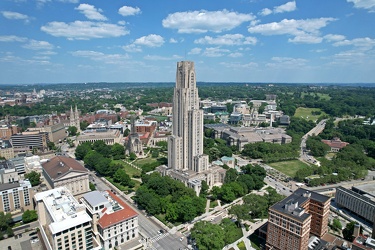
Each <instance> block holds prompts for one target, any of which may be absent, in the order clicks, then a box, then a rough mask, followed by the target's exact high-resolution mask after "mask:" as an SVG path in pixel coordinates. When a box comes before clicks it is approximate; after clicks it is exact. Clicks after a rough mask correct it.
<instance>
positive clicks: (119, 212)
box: [81, 191, 139, 250]
mask: <svg viewBox="0 0 375 250" xmlns="http://www.w3.org/2000/svg"><path fill="white" fill-rule="evenodd" d="M81 202H82V204H84V205H85V206H86V208H87V213H88V214H89V215H90V216H91V217H92V219H93V221H92V223H93V225H92V227H93V233H94V237H95V238H96V240H97V242H100V244H101V245H102V247H103V248H104V249H106V250H107V249H112V248H114V247H117V246H119V245H123V244H126V243H127V242H129V241H131V240H133V239H136V238H138V233H139V229H138V214H137V213H136V212H135V211H134V210H133V209H132V208H130V207H129V206H128V205H126V204H125V203H124V202H123V201H122V200H121V199H120V198H118V197H117V196H116V195H115V194H114V193H112V192H111V191H104V192H99V191H93V192H90V193H87V194H84V195H83V197H82V198H81Z"/></svg>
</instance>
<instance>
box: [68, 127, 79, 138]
mask: <svg viewBox="0 0 375 250" xmlns="http://www.w3.org/2000/svg"><path fill="white" fill-rule="evenodd" d="M77 131H78V129H77V127H75V126H69V127H68V134H69V136H76V135H77Z"/></svg>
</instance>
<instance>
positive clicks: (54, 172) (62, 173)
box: [42, 156, 90, 195]
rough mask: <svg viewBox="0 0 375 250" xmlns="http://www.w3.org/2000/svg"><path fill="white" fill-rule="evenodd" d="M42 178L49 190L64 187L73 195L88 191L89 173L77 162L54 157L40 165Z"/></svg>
mask: <svg viewBox="0 0 375 250" xmlns="http://www.w3.org/2000/svg"><path fill="white" fill-rule="evenodd" d="M42 168H43V170H42V171H43V177H44V179H45V180H46V181H47V184H48V185H49V187H50V188H52V189H53V188H57V187H61V186H65V187H66V188H68V189H69V191H70V192H71V193H72V194H73V195H79V194H83V193H87V192H89V191H90V188H89V172H88V170H87V169H86V168H84V167H83V166H82V165H81V164H80V163H79V162H78V161H76V160H75V159H73V158H69V157H66V156H56V157H54V158H52V159H50V160H48V161H47V162H45V163H43V164H42Z"/></svg>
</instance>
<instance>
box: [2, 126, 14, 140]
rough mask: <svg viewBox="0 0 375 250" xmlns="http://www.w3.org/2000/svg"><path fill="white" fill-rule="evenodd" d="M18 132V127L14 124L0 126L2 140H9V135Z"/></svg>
mask: <svg viewBox="0 0 375 250" xmlns="http://www.w3.org/2000/svg"><path fill="white" fill-rule="evenodd" d="M17 133H18V127H17V126H16V125H12V126H7V125H3V126H1V127H0V138H1V139H3V140H9V139H10V137H11V136H12V135H14V134H17Z"/></svg>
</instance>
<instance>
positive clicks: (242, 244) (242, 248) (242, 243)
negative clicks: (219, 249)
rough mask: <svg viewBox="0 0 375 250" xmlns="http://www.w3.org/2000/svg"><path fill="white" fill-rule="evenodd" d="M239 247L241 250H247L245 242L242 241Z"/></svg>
mask: <svg viewBox="0 0 375 250" xmlns="http://www.w3.org/2000/svg"><path fill="white" fill-rule="evenodd" d="M237 247H238V248H239V249H240V250H246V246H245V242H243V241H241V242H240V243H238V244H237Z"/></svg>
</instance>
